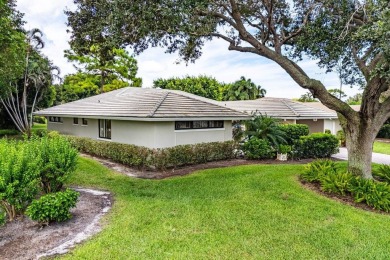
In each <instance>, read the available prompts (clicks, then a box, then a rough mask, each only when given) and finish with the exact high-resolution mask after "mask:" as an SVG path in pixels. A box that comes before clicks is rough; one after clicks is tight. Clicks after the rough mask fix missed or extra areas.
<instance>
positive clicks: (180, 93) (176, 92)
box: [168, 90, 247, 115]
mask: <svg viewBox="0 0 390 260" xmlns="http://www.w3.org/2000/svg"><path fill="white" fill-rule="evenodd" d="M168 91H170V90H168ZM182 92H184V93H185V94H182ZM170 93H172V94H176V95H179V96H182V97H185V98H189V99H192V100H196V101H200V102H202V103H205V104H209V105H215V106H218V107H222V108H224V109H228V110H230V111H233V112H238V113H240V114H243V115H247V113H244V112H241V111H239V110H236V109H233V108H230V107H227V106H226V105H224V104H221V103H222V102H224V101H217V100H213V99H210V98H206V97H202V96H198V95H195V94H192V93H188V92H185V91H182V90H179V91H175V92H170ZM186 94H190V95H191V96H189V95H186ZM192 96H196V97H201V98H202V99H210V100H212V101H215V102H207V101H205V100H202V99H198V98H196V97H192Z"/></svg>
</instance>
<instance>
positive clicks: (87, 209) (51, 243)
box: [0, 189, 111, 260]
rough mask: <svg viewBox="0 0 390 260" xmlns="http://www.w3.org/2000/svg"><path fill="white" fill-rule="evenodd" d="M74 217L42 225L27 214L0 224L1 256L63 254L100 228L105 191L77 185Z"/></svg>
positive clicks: (107, 197) (107, 200)
mask: <svg viewBox="0 0 390 260" xmlns="http://www.w3.org/2000/svg"><path fill="white" fill-rule="evenodd" d="M77 191H79V192H80V197H79V201H78V202H77V205H76V208H74V209H72V210H71V212H72V215H73V218H72V219H70V220H68V221H65V222H62V223H53V224H50V225H49V226H47V227H43V228H41V227H40V226H39V225H38V224H37V223H36V222H33V221H32V220H30V219H28V218H27V217H22V218H19V219H17V220H15V221H13V222H10V223H7V224H6V225H5V226H3V227H0V259H2V260H6V259H10V260H11V259H12V260H15V259H39V258H41V257H47V256H52V255H58V254H64V253H66V252H68V251H69V250H70V249H71V248H72V247H74V246H75V244H77V243H80V242H82V241H84V240H85V239H87V238H89V237H90V236H92V235H94V234H96V233H97V232H99V231H100V230H101V227H100V225H99V220H100V218H101V217H102V216H103V214H105V213H106V212H107V211H108V209H109V208H110V207H111V195H109V193H107V192H99V191H92V190H83V189H78V190H77Z"/></svg>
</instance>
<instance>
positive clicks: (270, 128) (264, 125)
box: [245, 114, 287, 149]
mask: <svg viewBox="0 0 390 260" xmlns="http://www.w3.org/2000/svg"><path fill="white" fill-rule="evenodd" d="M245 134H246V135H247V136H248V138H251V137H257V138H259V139H264V140H267V141H268V142H269V143H270V144H271V145H272V146H273V147H274V148H275V149H277V148H278V147H279V145H280V144H286V143H287V141H286V139H285V137H286V134H285V132H284V131H283V130H282V129H281V128H280V127H279V121H278V120H277V119H275V118H272V117H269V116H267V115H262V114H257V115H256V114H254V117H253V118H252V120H250V121H247V122H246V124H245Z"/></svg>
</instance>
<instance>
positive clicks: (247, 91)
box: [223, 76, 267, 101]
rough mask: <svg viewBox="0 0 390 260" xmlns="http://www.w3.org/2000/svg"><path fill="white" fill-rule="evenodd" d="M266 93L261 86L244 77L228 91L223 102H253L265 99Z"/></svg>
mask: <svg viewBox="0 0 390 260" xmlns="http://www.w3.org/2000/svg"><path fill="white" fill-rule="evenodd" d="M266 93H267V91H266V90H265V89H263V88H261V86H260V85H256V84H255V83H253V82H252V80H251V79H246V78H245V77H243V76H242V77H241V78H240V79H239V80H237V81H236V82H234V83H233V84H232V85H231V86H230V87H229V88H228V89H227V93H226V94H225V96H224V98H223V100H229V101H234V100H253V99H258V98H262V97H264V96H265V94H266Z"/></svg>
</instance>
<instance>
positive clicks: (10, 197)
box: [0, 140, 41, 221]
mask: <svg viewBox="0 0 390 260" xmlns="http://www.w3.org/2000/svg"><path fill="white" fill-rule="evenodd" d="M0 166H1V167H0V204H1V206H2V207H3V209H4V210H5V211H6V213H7V215H8V218H9V220H10V221H12V220H13V219H14V218H15V217H16V215H17V214H20V213H22V212H23V211H24V209H25V208H26V207H27V206H28V204H29V203H30V202H31V201H32V200H33V199H34V198H35V196H36V195H37V193H38V190H39V185H38V176H39V171H40V167H41V161H40V157H39V156H37V154H36V151H35V149H33V147H32V146H31V145H30V143H29V142H17V143H16V142H15V141H7V140H0Z"/></svg>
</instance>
